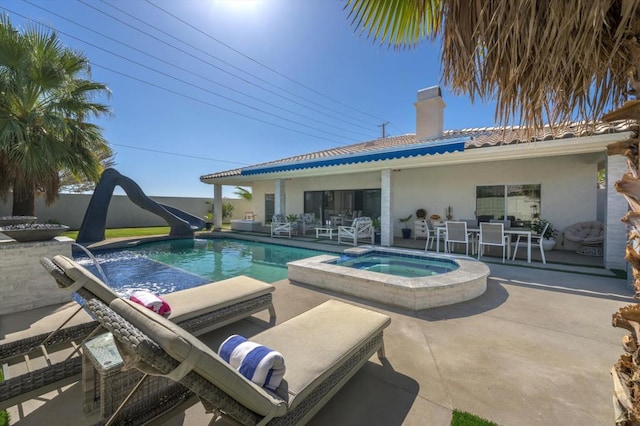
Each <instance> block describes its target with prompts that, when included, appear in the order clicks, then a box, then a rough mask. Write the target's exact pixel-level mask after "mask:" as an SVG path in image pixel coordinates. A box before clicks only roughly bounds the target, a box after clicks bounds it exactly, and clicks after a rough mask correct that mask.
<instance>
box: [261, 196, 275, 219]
mask: <svg viewBox="0 0 640 426" xmlns="http://www.w3.org/2000/svg"><path fill="white" fill-rule="evenodd" d="M274 214H276V196H275V194H264V220H265V222H267V223H271V220H272V219H273V215H274Z"/></svg>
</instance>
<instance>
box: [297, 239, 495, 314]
mask: <svg viewBox="0 0 640 426" xmlns="http://www.w3.org/2000/svg"><path fill="white" fill-rule="evenodd" d="M344 252H345V254H348V255H353V256H354V257H356V258H357V257H359V256H366V255H367V254H369V255H370V254H372V253H374V254H382V255H383V257H387V256H390V257H391V258H397V259H398V261H397V262H393V263H397V264H400V265H402V264H406V265H409V267H410V269H412V270H413V269H419V268H418V267H417V266H418V265H419V264H420V262H424V263H425V264H428V263H432V264H436V265H437V264H438V260H441V261H442V264H455V265H456V266H457V267H455V266H454V267H453V268H449V267H447V268H444V269H453V270H451V271H449V272H446V271H442V273H437V274H434V275H431V273H428V272H427V273H425V276H412V277H407V276H400V275H391V274H388V273H381V272H374V271H373V270H368V269H378V270H384V269H386V268H385V267H384V266H383V267H380V265H376V266H375V267H367V266H366V264H367V263H368V262H367V261H366V260H365V261H363V262H358V261H357V259H356V261H355V262H351V261H349V263H355V264H356V265H358V264H359V265H360V266H355V267H349V266H343V265H341V264H339V263H336V262H338V261H339V260H340V256H331V255H321V256H315V257H310V258H307V259H302V260H297V261H294V262H289V263H287V267H288V268H289V280H291V281H294V282H299V283H302V284H308V285H311V286H316V287H320V288H323V289H327V290H331V291H335V292H338V293H344V294H348V295H352V296H357V297H361V298H363V299H368V300H373V301H376V302H382V303H387V304H391V305H396V306H401V307H403V308H408V309H413V310H421V309H428V308H434V307H437V306H446V305H451V304H454V303H458V302H464V301H465V300H470V299H473V298H475V297H478V296H480V295H481V294H483V293H484V292H485V291H486V290H487V277H488V276H489V268H488V267H487V265H485V264H484V263H482V262H478V261H476V260H474V259H471V258H468V257H454V256H443V255H433V254H426V253H424V252H420V251H416V250H401V249H390V248H381V247H369V246H362V247H357V248H353V249H347V250H345V251H344ZM363 259H365V258H363ZM403 259H405V260H403ZM406 259H410V261H406ZM363 265H365V267H364V269H359V268H360V267H362V266H363ZM367 268H368V269H367ZM438 268H439V267H437V268H436V269H438ZM399 269H401V268H398V267H392V268H390V270H391V271H392V272H394V271H395V272H394V273H397V272H398V270H399ZM411 274H412V275H416V274H415V273H414V272H412V273H411Z"/></svg>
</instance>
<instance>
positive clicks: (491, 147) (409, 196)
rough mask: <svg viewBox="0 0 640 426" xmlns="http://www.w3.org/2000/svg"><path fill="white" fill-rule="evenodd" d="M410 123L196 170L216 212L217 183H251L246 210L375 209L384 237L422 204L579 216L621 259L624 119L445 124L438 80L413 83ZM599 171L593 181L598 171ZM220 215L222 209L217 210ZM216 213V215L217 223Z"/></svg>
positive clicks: (463, 212)
mask: <svg viewBox="0 0 640 426" xmlns="http://www.w3.org/2000/svg"><path fill="white" fill-rule="evenodd" d="M414 105H415V108H416V133H415V134H406V135H401V136H393V137H386V138H380V139H376V140H372V141H367V142H362V143H357V144H354V145H349V146H344V147H339V148H333V149H328V150H325V151H319V152H312V153H308V154H303V155H297V156H294V157H290V158H283V159H280V160H276V161H270V162H266V163H262V164H257V165H253V166H248V167H243V168H238V169H234V170H227V171H221V172H217V173H212V174H209V175H204V176H201V178H200V180H201V181H202V182H205V183H208V184H212V185H214V206H215V208H214V211H215V212H221V207H220V206H219V205H217V204H216V203H218V204H220V203H221V200H222V186H223V185H232V186H250V187H251V188H252V193H253V197H252V199H253V201H252V202H253V213H255V215H256V218H257V220H260V221H262V222H264V223H268V222H270V219H271V216H272V215H273V214H274V213H282V214H290V213H297V214H299V213H315V214H316V216H317V217H319V218H320V219H321V220H323V221H325V220H327V219H329V217H330V216H331V215H334V214H337V213H342V214H347V215H349V214H352V213H353V212H358V214H360V215H362V216H370V217H379V218H380V229H381V244H382V245H384V246H389V245H391V244H392V243H393V239H394V238H400V235H401V232H400V229H401V223H400V222H399V219H400V218H403V217H407V216H408V215H410V214H413V218H415V212H416V210H418V209H425V210H426V211H427V217H429V216H431V215H433V214H437V215H439V216H441V217H442V218H444V217H445V215H446V211H447V209H450V213H451V216H452V217H454V218H456V219H469V218H479V219H481V220H487V219H490V218H493V219H509V220H511V222H512V226H523V227H526V226H528V224H530V222H531V220H532V219H534V218H537V217H540V218H543V219H546V220H548V221H549V222H551V223H552V224H553V225H554V227H555V228H556V229H558V230H560V233H561V235H560V236H559V239H558V243H557V246H556V248H557V249H561V248H563V242H562V237H561V236H562V231H563V230H564V229H566V228H567V227H568V226H570V225H572V224H574V223H576V222H584V221H596V220H597V221H600V222H603V223H604V225H605V226H604V228H605V243H604V256H605V262H604V263H605V266H606V267H608V268H620V269H625V261H624V251H625V242H626V226H625V225H624V224H623V223H621V222H620V218H621V217H622V216H623V215H624V214H625V213H626V211H627V203H626V201H625V199H624V197H622V196H621V195H620V194H618V193H617V192H616V191H615V189H613V183H614V182H615V181H616V180H618V179H619V178H620V177H621V176H622V174H623V173H624V172H625V171H626V158H624V157H622V156H611V157H608V156H607V155H606V147H607V145H609V144H610V143H613V142H618V141H623V140H627V139H628V138H629V137H630V136H631V135H634V134H635V132H634V128H633V127H632V126H631V125H630V124H629V123H627V122H620V123H613V124H611V123H595V124H594V123H592V124H590V125H588V126H587V125H584V123H572V124H569V125H566V126H561V127H558V128H554V129H552V128H550V127H548V128H545V129H544V131H543V132H538V133H536V134H531V133H530V132H527V129H524V128H519V127H517V128H516V127H514V128H509V129H506V130H505V129H503V128H476V129H463V130H446V131H445V130H444V129H443V127H444V124H443V123H444V120H443V117H444V108H445V103H444V101H443V99H442V96H441V90H440V88H439V87H438V86H435V87H430V88H427V89H423V90H420V91H418V96H417V101H416V103H415V104H414ZM603 173H604V176H606V184H605V185H599V180H598V175H599V174H600V175H601V176H603ZM218 216H219V215H218ZM221 220H222V218H221V217H216V218H214V226H216V227H219V226H220V224H221Z"/></svg>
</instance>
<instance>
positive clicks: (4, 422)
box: [0, 368, 9, 426]
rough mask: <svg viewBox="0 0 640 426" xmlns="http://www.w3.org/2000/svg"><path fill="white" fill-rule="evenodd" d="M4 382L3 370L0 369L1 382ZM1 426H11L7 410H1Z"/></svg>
mask: <svg viewBox="0 0 640 426" xmlns="http://www.w3.org/2000/svg"><path fill="white" fill-rule="evenodd" d="M3 380H4V377H3V375H2V368H0V382H2V381H3ZM0 426H9V414H8V413H7V412H6V411H5V410H0Z"/></svg>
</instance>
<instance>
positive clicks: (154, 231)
mask: <svg viewBox="0 0 640 426" xmlns="http://www.w3.org/2000/svg"><path fill="white" fill-rule="evenodd" d="M222 229H231V225H230V224H228V223H223V224H222ZM170 230H171V228H170V227H168V226H151V227H146V228H113V229H107V230H106V231H105V237H106V238H119V237H144V236H146V235H169V231H170ZM62 235H64V236H65V237H69V238H71V239H73V240H75V239H76V238H77V236H78V231H68V232H65V233H64V234H62Z"/></svg>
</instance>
